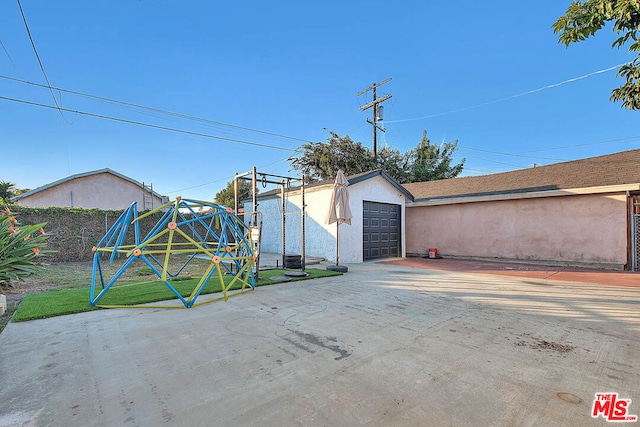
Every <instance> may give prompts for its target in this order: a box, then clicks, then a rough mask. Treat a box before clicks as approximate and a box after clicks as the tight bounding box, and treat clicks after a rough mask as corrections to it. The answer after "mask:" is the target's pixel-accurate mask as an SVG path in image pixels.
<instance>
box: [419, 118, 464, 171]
mask: <svg viewBox="0 0 640 427" xmlns="http://www.w3.org/2000/svg"><path fill="white" fill-rule="evenodd" d="M457 148H458V141H455V142H444V143H442V144H441V145H440V146H438V145H433V144H431V141H429V138H427V131H426V130H425V131H424V132H423V134H422V140H421V141H420V144H418V146H417V147H416V148H414V149H412V150H411V151H410V152H409V153H408V157H409V159H408V164H409V165H410V173H409V178H408V181H407V182H423V181H434V180H437V179H448V178H455V177H456V176H458V175H459V174H460V172H462V168H463V167H464V162H465V161H466V159H462V160H461V161H460V163H458V164H457V165H455V166H452V165H451V163H452V161H453V159H452V156H453V153H454V152H455V151H456V150H457Z"/></svg>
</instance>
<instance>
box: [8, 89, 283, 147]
mask: <svg viewBox="0 0 640 427" xmlns="http://www.w3.org/2000/svg"><path fill="white" fill-rule="evenodd" d="M0 99H3V100H5V101H11V102H17V103H21V104H26V105H32V106H35V107H42V108H50V109H58V110H61V111H66V112H69V113H75V114H79V115H83V116H89V117H95V118H99V119H105V120H112V121H115V122H120V123H128V124H131V125H137V126H144V127H148V128H153V129H160V130H166V131H170V132H176V133H183V134H186V135H193V136H200V137H203V138H210V139H219V140H221V141H228V142H234V143H238V144H246V145H252V146H256V147H263V148H271V149H273V150H281V151H290V152H295V151H296V150H294V149H292V148H285V147H278V146H276V145H269V144H261V143H258V142H251V141H243V140H239V139H234V138H226V137H223V136H218V135H211V134H207V133H202V132H194V131H189V130H184V129H177V128H172V127H168V126H160V125H154V124H151V123H144V122H139V121H135V120H128V119H122V118H119V117H112V116H106V115H104V114H95V113H89V112H86V111H80V110H72V109H69V108H62V107H55V106H53V105H46V104H40V103H37V102H32V101H26V100H23V99H16V98H9V97H6V96H0Z"/></svg>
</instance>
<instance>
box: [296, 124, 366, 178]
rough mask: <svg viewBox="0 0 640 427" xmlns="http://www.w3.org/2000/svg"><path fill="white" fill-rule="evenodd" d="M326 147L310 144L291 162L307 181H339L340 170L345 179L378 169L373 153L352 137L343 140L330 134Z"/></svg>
mask: <svg viewBox="0 0 640 427" xmlns="http://www.w3.org/2000/svg"><path fill="white" fill-rule="evenodd" d="M329 133H330V136H329V139H327V142H326V143H323V142H309V143H306V144H303V145H302V146H300V147H299V148H298V149H297V150H296V153H297V156H296V157H292V158H290V159H289V161H290V162H291V167H293V169H296V170H299V171H300V172H302V173H303V174H304V175H305V181H307V182H316V181H324V180H331V179H333V178H335V176H336V174H337V173H338V169H342V170H343V171H344V173H345V175H355V174H358V173H362V172H367V171H370V170H373V169H376V168H377V164H376V162H375V160H374V158H373V154H372V153H371V150H369V149H368V148H367V147H365V146H364V145H362V143H360V142H354V141H353V140H352V139H351V138H349V136H348V135H347V136H344V137H341V136H340V135H338V134H337V133H335V132H332V131H329Z"/></svg>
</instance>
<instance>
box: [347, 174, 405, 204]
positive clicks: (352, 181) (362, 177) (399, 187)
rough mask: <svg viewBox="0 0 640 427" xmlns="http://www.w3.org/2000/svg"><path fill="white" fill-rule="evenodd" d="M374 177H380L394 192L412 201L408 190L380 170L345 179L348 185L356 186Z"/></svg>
mask: <svg viewBox="0 0 640 427" xmlns="http://www.w3.org/2000/svg"><path fill="white" fill-rule="evenodd" d="M376 176H381V177H382V178H384V179H385V180H386V181H387V182H389V184H391V185H392V186H393V187H394V188H395V189H396V190H398V191H400V192H401V193H402V194H403V195H404V196H405V197H406V198H408V199H409V200H411V201H412V202H413V201H414V197H413V194H411V192H410V191H409V190H407V189H406V188H404V187H403V186H402V185H401V184H400V183H399V182H398V181H396V180H395V179H394V178H393V177H392V176H391V175H389V174H388V173H387V172H385V171H384V170H382V169H375V170H372V171H369V172H366V173H364V174H361V175H356V176H355V177H353V178H349V177H347V181H349V185H351V184H357V183H358V182H361V181H365V180H367V179H371V178H374V177H376Z"/></svg>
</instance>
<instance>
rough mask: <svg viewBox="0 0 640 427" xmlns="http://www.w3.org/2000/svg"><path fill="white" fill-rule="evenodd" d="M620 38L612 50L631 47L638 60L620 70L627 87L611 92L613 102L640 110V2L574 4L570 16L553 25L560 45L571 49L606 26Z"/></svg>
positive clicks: (608, 0)
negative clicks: (610, 24) (571, 45)
mask: <svg viewBox="0 0 640 427" xmlns="http://www.w3.org/2000/svg"><path fill="white" fill-rule="evenodd" d="M608 22H612V23H613V28H612V30H613V31H614V32H615V33H616V34H618V35H619V37H618V38H617V39H616V40H615V41H614V42H613V44H612V45H611V47H612V48H613V47H618V48H620V47H622V46H625V45H627V44H629V47H628V49H629V52H631V53H635V54H637V55H638V56H637V57H636V58H635V59H633V60H632V61H631V62H629V63H627V64H625V65H623V66H621V67H620V69H619V70H618V76H621V77H624V78H625V83H624V84H623V85H622V86H620V87H619V88H616V89H613V90H612V91H611V97H610V100H611V101H614V102H618V101H621V102H622V107H623V108H628V109H630V110H640V41H638V37H639V36H640V34H638V31H639V30H640V2H638V0H586V1H574V2H572V3H571V5H570V6H569V8H568V9H567V14H566V15H564V16H561V17H560V18H558V20H557V21H556V22H555V23H554V24H553V26H552V27H553V31H554V33H556V34H558V33H560V36H559V37H558V42H559V43H563V44H564V45H565V46H567V47H568V46H569V45H570V44H571V43H576V42H579V41H582V40H585V39H587V38H589V37H591V36H593V35H594V34H595V33H596V32H598V30H600V29H601V28H602V27H604V26H605V24H606V23H608Z"/></svg>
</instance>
